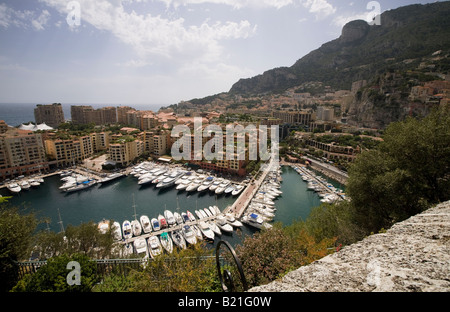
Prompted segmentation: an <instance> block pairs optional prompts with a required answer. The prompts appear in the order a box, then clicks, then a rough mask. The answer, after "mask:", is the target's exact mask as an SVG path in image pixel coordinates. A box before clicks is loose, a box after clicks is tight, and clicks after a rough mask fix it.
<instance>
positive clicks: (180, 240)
mask: <svg viewBox="0 0 450 312" xmlns="http://www.w3.org/2000/svg"><path fill="white" fill-rule="evenodd" d="M171 234H172V241H173V242H174V244H175V245H177V246H178V247H179V248H180V249H186V241H185V239H184V237H183V235H182V234H181V233H180V230H176V231H173V232H172V233H171Z"/></svg>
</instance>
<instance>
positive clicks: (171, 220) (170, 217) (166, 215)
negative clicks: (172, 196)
mask: <svg viewBox="0 0 450 312" xmlns="http://www.w3.org/2000/svg"><path fill="white" fill-rule="evenodd" d="M164 218H166V221H167V224H168V225H169V226H174V225H175V224H176V221H175V217H174V215H173V213H172V211H170V210H164Z"/></svg>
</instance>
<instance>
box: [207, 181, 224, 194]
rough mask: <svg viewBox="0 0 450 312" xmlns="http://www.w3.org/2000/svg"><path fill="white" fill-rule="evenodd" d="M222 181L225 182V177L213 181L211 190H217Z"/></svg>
mask: <svg viewBox="0 0 450 312" xmlns="http://www.w3.org/2000/svg"><path fill="white" fill-rule="evenodd" d="M222 182H223V178H218V179H215V180H214V181H213V183H212V184H211V186H210V187H209V190H210V191H211V192H215V191H216V189H217V188H218V187H219V185H220V184H221V183H222Z"/></svg>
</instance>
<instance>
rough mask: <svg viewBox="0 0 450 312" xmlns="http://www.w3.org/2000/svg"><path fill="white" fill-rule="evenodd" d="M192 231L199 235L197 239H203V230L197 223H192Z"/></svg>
mask: <svg viewBox="0 0 450 312" xmlns="http://www.w3.org/2000/svg"><path fill="white" fill-rule="evenodd" d="M191 228H192V231H194V234H195V236H196V237H197V241H198V240H201V239H203V235H202V231H200V229H199V228H198V226H197V225H195V224H192V225H191Z"/></svg>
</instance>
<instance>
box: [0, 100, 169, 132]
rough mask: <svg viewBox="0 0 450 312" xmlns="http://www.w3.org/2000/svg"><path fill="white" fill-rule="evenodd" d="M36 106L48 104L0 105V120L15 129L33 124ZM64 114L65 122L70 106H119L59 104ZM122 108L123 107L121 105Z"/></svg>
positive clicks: (151, 106) (148, 106) (154, 106)
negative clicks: (22, 125)
mask: <svg viewBox="0 0 450 312" xmlns="http://www.w3.org/2000/svg"><path fill="white" fill-rule="evenodd" d="M36 104H48V103H0V120H4V121H5V122H6V123H7V124H8V125H10V126H13V127H17V126H20V125H21V124H23V123H24V124H27V123H29V122H30V121H31V122H35V119H34V109H35V108H36ZM61 105H62V107H63V112H64V118H65V119H66V120H70V119H71V114H70V107H71V106H72V105H90V106H92V107H93V108H101V107H106V106H115V107H118V106H121V105H120V104H107V103H104V104H86V103H82V104H79V103H61ZM122 106H125V104H124V105H122ZM126 106H130V107H133V108H136V109H138V110H151V111H154V112H157V111H158V110H159V109H160V108H161V107H164V106H167V105H161V104H135V105H133V104H126Z"/></svg>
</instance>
